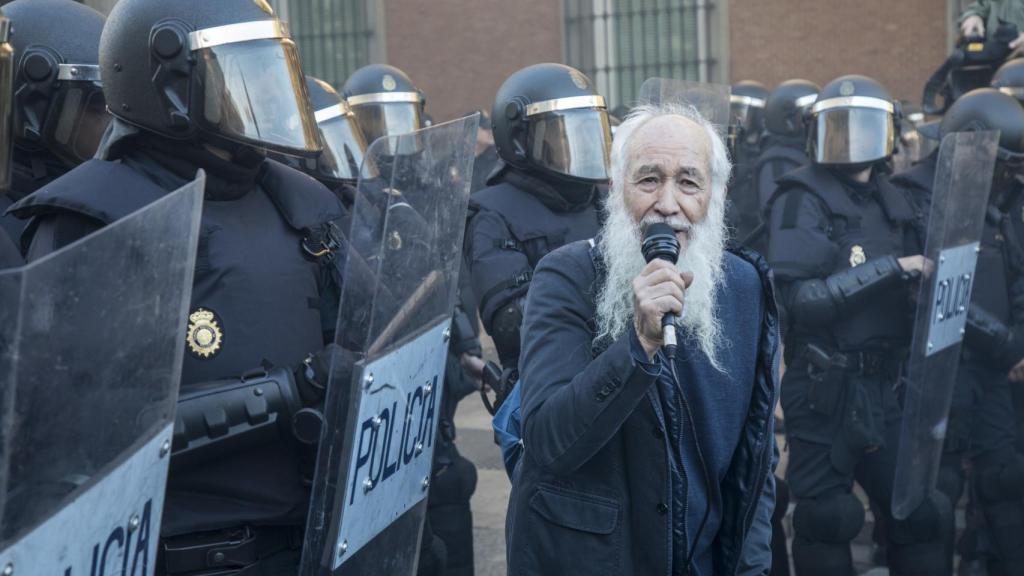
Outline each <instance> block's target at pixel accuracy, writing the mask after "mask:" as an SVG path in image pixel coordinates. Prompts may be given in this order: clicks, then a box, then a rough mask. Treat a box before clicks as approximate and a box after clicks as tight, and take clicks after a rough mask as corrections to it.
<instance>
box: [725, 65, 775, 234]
mask: <svg viewBox="0 0 1024 576" xmlns="http://www.w3.org/2000/svg"><path fill="white" fill-rule="evenodd" d="M767 101H768V89H767V88H766V87H765V86H764V84H761V83H760V82H756V81H754V80H744V81H742V82H737V83H736V84H734V85H733V86H732V95H731V96H730V97H729V153H730V156H731V157H732V160H733V173H732V179H731V180H730V181H729V204H728V207H727V210H726V222H727V223H728V225H729V227H730V228H731V229H732V230H733V231H734V232H733V233H734V237H735V238H738V239H744V238H746V237H747V236H749V235H750V233H751V232H753V231H754V229H755V228H757V225H758V223H759V222H760V219H761V216H760V212H759V210H758V208H759V204H758V200H757V189H756V184H755V181H754V178H755V175H754V165H755V163H756V162H757V157H758V156H759V155H760V153H761V138H762V136H763V134H764V128H765V123H764V121H765V105H766V104H767Z"/></svg>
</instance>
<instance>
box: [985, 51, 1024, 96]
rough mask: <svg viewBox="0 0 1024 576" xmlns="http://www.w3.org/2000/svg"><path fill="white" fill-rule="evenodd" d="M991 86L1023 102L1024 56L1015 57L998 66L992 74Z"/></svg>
mask: <svg viewBox="0 0 1024 576" xmlns="http://www.w3.org/2000/svg"><path fill="white" fill-rule="evenodd" d="M992 87H993V88H996V89H998V90H999V91H1000V92H1002V93H1003V94H1009V95H1010V96H1013V97H1014V98H1016V99H1017V101H1018V102H1022V103H1024V58H1015V59H1013V60H1010V61H1008V62H1006V63H1005V64H1003V65H1002V66H1000V67H999V69H998V70H996V73H995V74H994V75H993V76H992Z"/></svg>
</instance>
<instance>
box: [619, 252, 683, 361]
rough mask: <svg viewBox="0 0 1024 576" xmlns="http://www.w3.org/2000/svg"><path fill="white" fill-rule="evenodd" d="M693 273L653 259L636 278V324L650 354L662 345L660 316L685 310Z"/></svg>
mask: <svg viewBox="0 0 1024 576" xmlns="http://www.w3.org/2000/svg"><path fill="white" fill-rule="evenodd" d="M692 282H693V274H690V273H689V272H686V273H680V272H679V270H678V269H677V268H676V267H675V266H674V265H673V264H671V263H670V262H667V261H665V260H654V261H652V262H650V263H648V264H647V266H645V267H644V269H643V272H641V273H640V275H639V276H637V277H636V278H634V279H633V327H634V328H635V329H636V335H637V337H638V338H639V339H640V344H641V345H642V346H643V347H644V351H645V352H647V357H648V358H654V354H655V353H657V351H658V348H660V347H661V344H662V342H661V319H662V318H663V317H664V316H665V314H675V315H677V316H678V315H680V314H682V313H683V298H684V294H685V293H686V288H687V287H688V286H689V285H690V284H691V283H692Z"/></svg>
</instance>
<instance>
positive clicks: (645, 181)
mask: <svg viewBox="0 0 1024 576" xmlns="http://www.w3.org/2000/svg"><path fill="white" fill-rule="evenodd" d="M639 183H640V184H644V185H647V186H650V185H652V184H657V183H658V179H657V178H656V177H654V176H648V177H646V178H644V179H642V180H640V182H639Z"/></svg>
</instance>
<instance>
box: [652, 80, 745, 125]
mask: <svg viewBox="0 0 1024 576" xmlns="http://www.w3.org/2000/svg"><path fill="white" fill-rule="evenodd" d="M731 92H732V88H731V87H729V85H727V84H708V83H705V82H691V81H686V80H675V79H672V78H649V79H647V80H646V81H644V83H643V85H642V86H640V102H641V103H643V104H661V103H663V102H668V103H676V104H689V105H691V106H693V107H694V108H696V109H697V111H698V112H700V113H701V115H702V116H704V118H706V119H707V120H708V121H710V122H711V123H712V124H714V125H715V126H716V127H717V128H718V130H719V132H722V133H723V134H724V133H725V131H726V129H727V128H728V126H729V95H730V94H731Z"/></svg>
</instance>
